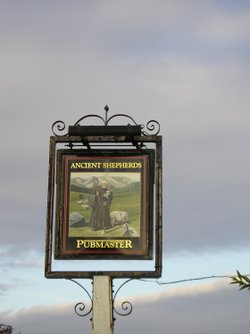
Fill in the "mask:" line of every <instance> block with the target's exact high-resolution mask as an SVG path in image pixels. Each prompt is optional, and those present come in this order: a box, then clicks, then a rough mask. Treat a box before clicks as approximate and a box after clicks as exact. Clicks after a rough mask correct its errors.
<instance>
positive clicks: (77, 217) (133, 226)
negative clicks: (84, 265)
mask: <svg viewBox="0 0 250 334" xmlns="http://www.w3.org/2000/svg"><path fill="white" fill-rule="evenodd" d="M83 153H84V154H83ZM153 157H154V154H153V151H152V150H147V151H146V150H145V151H144V152H143V153H138V152H137V153H136V152H135V151H128V150H127V151H119V152H118V153H117V152H114V151H113V152H111V151H106V152H99V151H98V152H96V151H95V152H92V153H85V152H77V153H76V152H72V153H71V154H69V152H68V151H66V150H64V151H59V154H58V169H59V170H58V175H59V178H58V195H57V227H56V228H57V232H56V236H57V237H56V240H55V241H56V243H55V258H60V259H64V258H84V259H85V258H86V259H91V258H105V259H109V258H110V259H111V258H112V259H116V258H117V259H121V258H124V259H127V258H138V257H141V258H147V259H148V258H151V256H152V254H151V252H152V250H151V248H152V236H151V234H152V233H151V231H152V221H153V220H152V214H153V212H152V211H153V210H152V204H153V203H152V193H153V175H154V173H153V163H154V160H153Z"/></svg>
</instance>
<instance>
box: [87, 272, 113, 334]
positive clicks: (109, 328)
mask: <svg viewBox="0 0 250 334" xmlns="http://www.w3.org/2000/svg"><path fill="white" fill-rule="evenodd" d="M92 334H113V303H112V282H111V278H110V276H94V279H93V317H92Z"/></svg>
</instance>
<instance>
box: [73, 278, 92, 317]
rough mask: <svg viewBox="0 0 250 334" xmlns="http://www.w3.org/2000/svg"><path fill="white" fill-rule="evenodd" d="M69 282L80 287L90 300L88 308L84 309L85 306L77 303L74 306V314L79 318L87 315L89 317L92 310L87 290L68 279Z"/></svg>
mask: <svg viewBox="0 0 250 334" xmlns="http://www.w3.org/2000/svg"><path fill="white" fill-rule="evenodd" d="M69 280H70V281H71V282H74V283H75V284H77V285H78V286H80V288H82V289H83V290H84V291H85V292H86V294H87V295H88V297H89V299H90V302H91V303H90V306H89V307H86V305H85V304H84V303H83V302H79V303H77V304H76V305H75V313H76V314H77V315H78V316H79V317H86V316H87V315H89V314H90V313H91V312H92V309H93V300H92V298H91V296H90V294H89V292H88V290H87V289H85V288H84V286H82V285H81V284H80V283H79V282H77V281H75V280H73V279H69Z"/></svg>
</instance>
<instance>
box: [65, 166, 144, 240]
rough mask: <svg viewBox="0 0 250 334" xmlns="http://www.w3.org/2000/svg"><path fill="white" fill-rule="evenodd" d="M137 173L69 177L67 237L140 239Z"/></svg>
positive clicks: (138, 177)
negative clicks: (127, 237)
mask: <svg viewBox="0 0 250 334" xmlns="http://www.w3.org/2000/svg"><path fill="white" fill-rule="evenodd" d="M140 190H141V174H140V173H133V172H130V173H128V172H124V173H120V172H113V173H112V172H110V173H97V172H96V173H95V172H93V173H92V172H89V173H74V172H72V173H71V174H70V204H69V229H68V236H69V237H96V236H101V237H103V236H105V237H110V236H112V237H124V236H132V237H139V236H140V210H141V196H140Z"/></svg>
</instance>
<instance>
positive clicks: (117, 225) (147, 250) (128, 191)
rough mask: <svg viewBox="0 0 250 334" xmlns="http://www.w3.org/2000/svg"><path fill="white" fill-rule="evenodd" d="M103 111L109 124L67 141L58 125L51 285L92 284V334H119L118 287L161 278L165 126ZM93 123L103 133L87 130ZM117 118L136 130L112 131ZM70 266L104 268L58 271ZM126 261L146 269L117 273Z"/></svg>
mask: <svg viewBox="0 0 250 334" xmlns="http://www.w3.org/2000/svg"><path fill="white" fill-rule="evenodd" d="M105 111H106V115H105V118H103V117H101V116H99V115H93V114H91V115H87V116H84V117H82V118H80V119H79V120H78V121H77V122H76V123H75V124H74V125H73V126H69V127H68V132H67V133H66V134H62V132H64V130H65V124H64V122H62V121H57V122H55V123H54V124H53V125H52V131H53V134H54V136H51V137H50V151H49V173H48V202H47V228H46V254H45V277H46V278H52V279H53V278H64V279H71V280H72V281H73V279H81V278H82V279H92V280H93V298H92V313H93V316H92V319H93V324H92V325H93V326H92V329H93V331H92V334H111V333H113V310H114V305H113V303H114V302H113V298H112V279H114V278H129V279H130V280H131V279H138V278H144V279H145V278H159V277H161V272H162V138H161V136H158V135H157V134H158V132H159V130H160V125H159V123H158V122H156V121H154V120H151V121H149V122H148V123H147V125H146V127H145V126H144V125H138V124H137V123H136V122H135V121H134V119H133V118H132V117H130V116H128V115H123V114H117V115H113V116H111V117H110V118H108V117H107V114H108V107H105ZM93 117H95V118H97V119H98V120H100V119H101V120H102V121H103V123H104V125H103V126H99V125H98V126H93V125H91V126H82V125H81V123H82V122H84V121H86V120H88V119H89V118H93ZM116 117H119V118H120V117H124V118H127V119H129V122H130V123H129V124H128V125H125V126H123V125H121V126H117V125H115V126H113V125H109V123H110V122H111V121H112V120H113V119H114V118H116ZM131 122H132V123H133V125H131ZM145 129H146V130H145ZM71 260H78V261H82V263H84V264H86V261H92V262H91V263H92V264H93V262H94V263H95V264H96V263H98V265H97V268H94V266H91V265H90V266H88V265H87V268H83V267H82V266H79V269H78V270H72V269H68V270H67V269H65V266H64V265H62V268H63V269H59V270H58V269H56V270H55V267H57V268H58V266H56V265H55V263H56V262H57V263H56V264H58V263H61V262H60V261H64V264H65V262H67V261H68V263H70V262H71V263H72V262H74V261H71ZM99 260H105V261H99ZM124 260H126V261H132V262H133V264H134V263H135V261H140V264H143V265H145V269H139V270H138V269H136V270H134V269H133V268H132V266H127V267H126V270H116V269H115V268H116V266H115V265H114V264H113V262H111V261H118V262H120V261H124ZM98 261H99V262H98ZM101 262H102V264H103V263H104V266H105V264H108V263H110V262H111V263H112V270H110V269H109V268H108V266H107V267H104V268H101V269H100V268H99V267H101V265H100V266H99V264H100V263H101ZM149 262H150V264H151V267H150V268H151V269H148V266H147V265H148V263H149ZM110 267H111V266H110ZM122 267H124V266H122ZM137 267H138V268H142V266H137V262H136V268H137ZM77 284H78V283H77ZM79 285H80V284H79ZM118 314H119V313H118ZM120 315H123V314H120Z"/></svg>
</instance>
